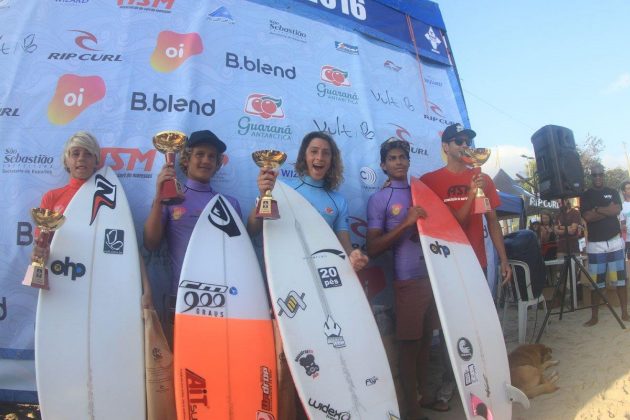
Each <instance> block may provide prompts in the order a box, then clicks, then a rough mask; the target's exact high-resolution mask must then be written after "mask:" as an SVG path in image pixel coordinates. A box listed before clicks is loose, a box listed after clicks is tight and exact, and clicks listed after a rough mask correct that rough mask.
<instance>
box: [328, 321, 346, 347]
mask: <svg viewBox="0 0 630 420" xmlns="http://www.w3.org/2000/svg"><path fill="white" fill-rule="evenodd" d="M324 334H326V337H327V338H328V339H327V342H328V344H332V346H333V347H334V348H336V349H340V348H343V347H346V341H345V340H344V339H343V336H342V335H341V327H340V326H339V324H337V323H336V322H335V320H334V319H333V318H332V317H331V316H330V315H328V319H326V322H324Z"/></svg>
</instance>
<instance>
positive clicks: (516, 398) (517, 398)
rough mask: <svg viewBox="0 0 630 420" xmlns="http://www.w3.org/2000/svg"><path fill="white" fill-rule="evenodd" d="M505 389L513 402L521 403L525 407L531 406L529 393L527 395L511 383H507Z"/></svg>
mask: <svg viewBox="0 0 630 420" xmlns="http://www.w3.org/2000/svg"><path fill="white" fill-rule="evenodd" d="M505 391H506V392H507V395H508V398H509V399H510V401H511V402H512V404H514V403H519V404H520V405H522V406H523V408H525V409H528V408H529V398H527V395H525V393H524V392H523V391H521V390H520V389H518V388H517V387H515V386H513V385H510V384H505Z"/></svg>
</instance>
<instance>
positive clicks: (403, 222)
mask: <svg viewBox="0 0 630 420" xmlns="http://www.w3.org/2000/svg"><path fill="white" fill-rule="evenodd" d="M381 168H382V169H383V171H384V172H385V173H386V174H387V175H388V176H389V181H390V183H389V185H387V186H386V187H385V188H383V189H382V190H381V191H378V192H377V193H375V194H374V195H372V196H371V197H370V199H369V201H368V210H367V213H368V232H367V253H368V256H369V257H370V258H373V257H375V256H377V255H378V254H380V253H382V252H384V251H386V250H388V249H391V250H392V251H393V253H394V299H395V310H396V338H397V339H398V340H399V351H400V356H399V358H400V363H399V375H400V381H401V385H402V388H403V393H404V399H405V406H406V412H407V417H406V418H408V419H412V420H418V419H422V418H424V417H423V416H422V414H421V409H420V404H419V403H418V389H419V390H420V392H421V394H422V405H423V406H424V405H427V404H429V405H430V404H432V402H428V403H425V401H426V399H427V392H426V390H425V386H426V377H427V370H428V364H429V351H430V347H431V338H432V333H433V325H434V323H436V321H437V312H436V309H435V302H434V300H433V292H432V290H431V283H430V281H429V276H428V273H427V267H426V264H425V263H424V256H423V254H422V247H421V246H420V241H419V237H418V230H417V228H416V221H417V220H418V218H419V217H426V215H427V214H426V211H425V210H424V209H423V208H422V207H420V206H413V204H412V201H411V190H410V187H409V182H408V181H407V172H408V171H409V143H408V142H405V141H401V140H399V139H396V138H391V139H389V140H387V141H385V142H384V143H383V144H381Z"/></svg>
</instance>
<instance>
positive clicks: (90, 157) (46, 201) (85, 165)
mask: <svg viewBox="0 0 630 420" xmlns="http://www.w3.org/2000/svg"><path fill="white" fill-rule="evenodd" d="M61 158H62V162H63V166H64V168H65V169H66V172H68V174H69V175H70V179H69V181H68V184H67V185H65V186H63V187H61V188H57V189H54V190H50V191H48V192H47V193H46V194H44V196H43V197H42V201H41V204H40V205H39V207H41V208H44V209H48V210H52V211H56V212H58V213H62V214H63V212H64V211H65V210H66V207H68V204H69V203H70V200H72V197H74V195H75V194H76V192H77V191H79V188H81V186H82V185H83V184H84V183H85V181H87V180H88V179H89V178H90V177H91V176H92V175H93V174H94V172H96V169H97V168H98V166H99V163H100V160H101V148H100V146H99V144H98V141H97V140H96V138H95V137H94V136H93V135H92V134H90V133H88V132H86V131H77V132H76V133H74V134H73V135H72V136H70V138H69V139H68V140H67V141H66V144H65V145H64V148H63V153H62V154H61ZM38 235H39V231H36V232H35V236H36V237H37V236H38ZM34 244H35V246H34V247H33V258H35V257H41V258H43V259H44V260H47V259H48V254H49V253H50V243H48V244H45V245H43V246H40V245H38V244H37V240H35V241H34Z"/></svg>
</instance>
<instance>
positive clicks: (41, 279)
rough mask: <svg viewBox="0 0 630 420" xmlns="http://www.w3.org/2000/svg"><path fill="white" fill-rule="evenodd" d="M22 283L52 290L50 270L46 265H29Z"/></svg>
mask: <svg viewBox="0 0 630 420" xmlns="http://www.w3.org/2000/svg"><path fill="white" fill-rule="evenodd" d="M22 284H23V285H24V286H29V287H35V288H37V289H43V290H50V288H49V287H48V270H47V269H46V267H40V266H37V265H29V266H28V268H27V269H26V275H25V276H24V280H22Z"/></svg>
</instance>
